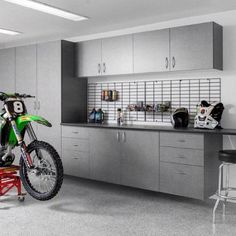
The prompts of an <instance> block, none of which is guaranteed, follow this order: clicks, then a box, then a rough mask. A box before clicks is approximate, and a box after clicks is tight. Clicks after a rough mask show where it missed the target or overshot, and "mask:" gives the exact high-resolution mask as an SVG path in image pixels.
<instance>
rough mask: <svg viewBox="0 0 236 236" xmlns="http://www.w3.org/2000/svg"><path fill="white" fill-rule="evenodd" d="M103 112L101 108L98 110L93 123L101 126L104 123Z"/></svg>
mask: <svg viewBox="0 0 236 236" xmlns="http://www.w3.org/2000/svg"><path fill="white" fill-rule="evenodd" d="M104 115H105V114H104V112H103V111H102V109H101V108H99V109H98V110H97V112H96V115H95V123H99V124H102V123H103V122H104Z"/></svg>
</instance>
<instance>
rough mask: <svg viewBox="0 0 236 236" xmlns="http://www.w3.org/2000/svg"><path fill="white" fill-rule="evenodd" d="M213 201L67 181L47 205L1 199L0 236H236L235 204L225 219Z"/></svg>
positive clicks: (72, 179)
mask: <svg viewBox="0 0 236 236" xmlns="http://www.w3.org/2000/svg"><path fill="white" fill-rule="evenodd" d="M212 207H213V202H210V203H204V202H201V201H196V200H191V199H186V198H181V197H176V196H170V195H165V194H160V193H154V192H149V191H142V190H137V189H132V188H126V187H121V186H115V185H110V184H104V183H99V182H93V181H87V180H81V179H77V178H72V177H66V178H65V181H64V184H63V188H62V191H61V192H60V194H59V195H58V196H57V197H56V198H54V199H53V200H51V201H48V202H39V201H36V200H34V199H32V198H31V197H29V196H27V197H26V200H25V202H24V203H20V202H18V201H17V199H16V198H14V197H10V198H9V197H2V198H1V200H0V217H1V219H0V235H1V236H8V235H9V236H23V235H24V236H31V235H32V236H37V235H40V236H49V235H50V236H54V235H55V236H80V235H86V236H90V235H98V236H99V235H102V236H103V235H105V236H106V235H109V236H115V235H119V236H120V235H128V236H130V235H141V236H142V235H158V236H162V235H163V236H168V235H176V236H181V235H186V236H190V235H196V236H204V235H207V236H208V235H220V236H221V235H222V236H225V235H234V236H235V235H236V204H230V203H229V204H228V205H227V209H226V214H227V215H226V220H225V223H223V222H222V218H221V215H220V212H221V211H220V210H219V212H218V215H217V224H216V229H215V230H216V233H215V234H213V227H212Z"/></svg>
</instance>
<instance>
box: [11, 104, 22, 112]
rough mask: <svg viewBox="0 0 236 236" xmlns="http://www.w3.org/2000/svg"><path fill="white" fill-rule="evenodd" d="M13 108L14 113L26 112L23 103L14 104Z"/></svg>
mask: <svg viewBox="0 0 236 236" xmlns="http://www.w3.org/2000/svg"><path fill="white" fill-rule="evenodd" d="M13 106H14V112H16V113H21V112H23V111H24V109H23V105H22V103H21V102H14V103H13Z"/></svg>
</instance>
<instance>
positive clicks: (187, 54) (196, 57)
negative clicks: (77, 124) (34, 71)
mask: <svg viewBox="0 0 236 236" xmlns="http://www.w3.org/2000/svg"><path fill="white" fill-rule="evenodd" d="M77 58H78V76H79V77H87V76H100V75H121V74H131V73H148V72H165V71H181V70H186V71H187V70H196V69H198V70H205V69H218V70H222V69H223V29H222V26H220V25H218V24H216V23H214V22H208V23H202V24H196V25H190V26H183V27H176V28H171V29H163V30H156V31H150V32H143V33H137V34H133V35H124V36H119V37H113V38H106V39H100V40H93V41H87V42H81V43H78V57H77Z"/></svg>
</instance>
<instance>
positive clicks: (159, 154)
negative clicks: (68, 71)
mask: <svg viewBox="0 0 236 236" xmlns="http://www.w3.org/2000/svg"><path fill="white" fill-rule="evenodd" d="M194 140H195V142H194ZM220 149H222V135H217V134H210V133H204V134H203V133H201V134H195V133H184V132H164V131H144V130H142V131H141V130H121V129H110V128H109V129H106V128H92V127H88V128H86V127H73V126H62V160H63V165H64V169H65V173H66V174H68V175H74V176H78V177H83V178H88V179H94V180H99V181H104V182H109V183H115V184H121V185H125V186H130V187H135V188H141V189H147V190H152V191H160V192H163V193H169V194H174V195H179V196H185V197H190V198H195V199H200V200H205V199H207V198H209V197H210V196H211V195H213V194H214V193H215V191H216V189H217V181H218V167H219V164H220V162H219V161H218V158H217V154H218V151H219V150H220Z"/></svg>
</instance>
